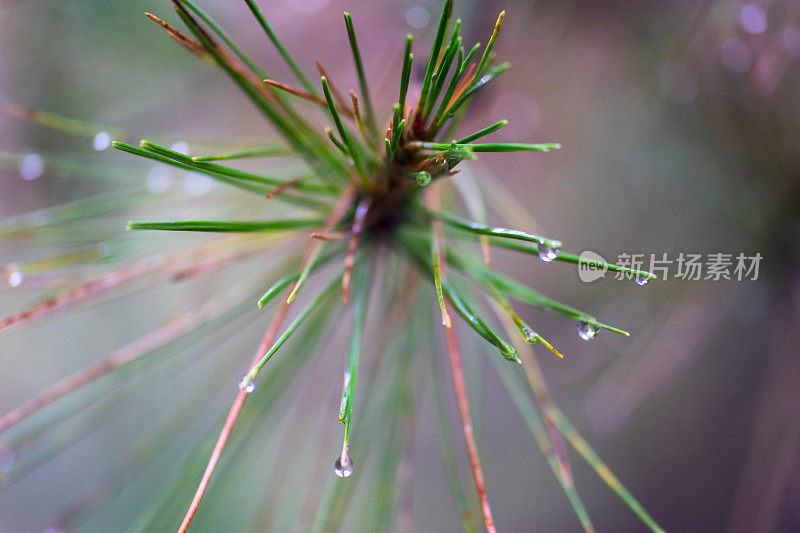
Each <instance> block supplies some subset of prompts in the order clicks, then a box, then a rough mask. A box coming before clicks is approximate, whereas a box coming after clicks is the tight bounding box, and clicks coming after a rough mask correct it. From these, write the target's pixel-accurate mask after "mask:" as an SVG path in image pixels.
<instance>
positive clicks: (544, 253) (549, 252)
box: [537, 242, 561, 263]
mask: <svg viewBox="0 0 800 533" xmlns="http://www.w3.org/2000/svg"><path fill="white" fill-rule="evenodd" d="M537 249H538V251H539V259H541V260H542V261H544V262H545V263H549V262H550V261H552V260H553V259H555V258H556V257H558V254H560V253H561V248H559V247H557V246H550V245H549V244H545V243H543V242H541V243H539V245H538V247H537Z"/></svg>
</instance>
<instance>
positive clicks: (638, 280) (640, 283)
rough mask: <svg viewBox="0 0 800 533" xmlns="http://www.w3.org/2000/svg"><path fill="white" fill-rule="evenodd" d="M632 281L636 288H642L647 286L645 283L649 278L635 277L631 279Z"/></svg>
mask: <svg viewBox="0 0 800 533" xmlns="http://www.w3.org/2000/svg"><path fill="white" fill-rule="evenodd" d="M633 281H635V282H636V284H637V285H638V286H640V287H642V286H644V285H647V282H648V281H650V278H648V277H647V276H641V275H637V276H636V277H635V278H633Z"/></svg>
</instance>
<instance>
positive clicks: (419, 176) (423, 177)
mask: <svg viewBox="0 0 800 533" xmlns="http://www.w3.org/2000/svg"><path fill="white" fill-rule="evenodd" d="M414 179H416V180H417V185H419V186H420V187H426V186H427V185H429V184H430V182H431V173H430V172H426V171H424V170H423V171H421V172H416V173H414Z"/></svg>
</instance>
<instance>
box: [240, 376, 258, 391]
mask: <svg viewBox="0 0 800 533" xmlns="http://www.w3.org/2000/svg"><path fill="white" fill-rule="evenodd" d="M239 390H240V391H242V392H244V393H245V394H250V393H251V392H253V391H254V390H256V384H255V383H254V382H253V378H251V377H250V375H249V374H248V375H247V376H245V377H243V378H242V381H240V382H239Z"/></svg>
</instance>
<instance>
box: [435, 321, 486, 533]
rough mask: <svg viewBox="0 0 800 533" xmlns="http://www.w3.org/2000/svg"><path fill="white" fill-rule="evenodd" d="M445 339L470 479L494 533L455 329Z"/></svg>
mask: <svg viewBox="0 0 800 533" xmlns="http://www.w3.org/2000/svg"><path fill="white" fill-rule="evenodd" d="M448 307H449V305H448ZM445 339H446V340H447V353H448V355H449V356H450V367H451V369H452V371H453V384H454V385H455V391H456V399H457V400H458V410H459V412H460V413H461V424H462V427H463V429H464V438H465V439H466V440H467V451H468V453H469V463H470V467H471V468H472V477H473V478H474V479H475V489H476V491H477V492H478V499H479V500H480V503H481V511H482V512H483V520H484V522H485V524H486V530H487V531H488V532H489V533H496V531H497V529H496V528H495V525H494V518H492V509H491V507H490V506H489V499H488V497H487V496H486V485H485V484H484V482H483V470H481V463H480V459H479V458H478V447H477V445H476V444H475V436H474V435H473V433H472V420H471V419H470V416H469V402H468V401H467V391H466V387H465V385H464V371H463V370H462V368H461V355H460V352H459V349H458V335H457V334H456V328H454V327H453V328H445Z"/></svg>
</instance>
